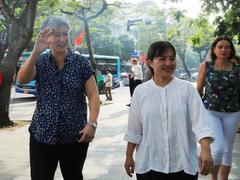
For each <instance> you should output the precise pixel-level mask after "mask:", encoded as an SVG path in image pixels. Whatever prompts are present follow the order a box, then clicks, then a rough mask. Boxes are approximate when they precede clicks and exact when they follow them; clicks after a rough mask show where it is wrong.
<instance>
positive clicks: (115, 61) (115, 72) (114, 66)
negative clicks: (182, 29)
mask: <svg viewBox="0 0 240 180" xmlns="http://www.w3.org/2000/svg"><path fill="white" fill-rule="evenodd" d="M81 55H82V56H84V57H86V58H87V59H88V60H89V55H88V54H81ZM93 56H94V59H95V61H96V65H97V67H96V81H97V85H98V91H99V93H104V88H105V85H104V81H105V77H106V75H107V69H110V70H111V73H112V76H113V87H112V88H113V89H115V88H118V87H120V81H121V61H120V57H119V56H105V55H96V54H95V55H93Z"/></svg>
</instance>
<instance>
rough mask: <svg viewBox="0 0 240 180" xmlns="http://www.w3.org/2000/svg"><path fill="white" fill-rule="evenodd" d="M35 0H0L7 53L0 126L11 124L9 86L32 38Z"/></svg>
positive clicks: (3, 66) (0, 90) (0, 92)
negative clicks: (5, 32) (18, 62)
mask: <svg viewBox="0 0 240 180" xmlns="http://www.w3.org/2000/svg"><path fill="white" fill-rule="evenodd" d="M37 2H38V1H37V0H31V1H28V0H26V1H25V0H24V1H18V0H11V1H5V0H0V13H1V15H2V16H3V20H2V21H3V22H4V25H7V26H6V29H7V37H8V38H7V43H6V44H7V48H8V51H7V53H6V55H5V57H4V58H3V60H2V62H1V65H0V71H2V72H3V73H4V77H5V78H4V83H3V86H2V87H0V100H1V101H0V126H8V125H11V124H13V123H12V121H11V120H10V118H9V101H10V91H11V84H12V82H13V76H14V74H15V70H16V67H17V61H18V58H19V57H20V55H21V53H22V51H23V50H24V48H25V47H26V45H27V44H28V42H29V41H30V40H31V38H32V34H33V26H34V19H35V14H36V7H37Z"/></svg>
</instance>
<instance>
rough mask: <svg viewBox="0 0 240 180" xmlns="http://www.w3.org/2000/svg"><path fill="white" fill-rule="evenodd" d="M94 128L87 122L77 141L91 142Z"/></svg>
mask: <svg viewBox="0 0 240 180" xmlns="http://www.w3.org/2000/svg"><path fill="white" fill-rule="evenodd" d="M95 132H96V128H95V127H93V126H92V125H91V124H87V125H86V126H85V127H84V128H83V129H82V130H81V131H80V132H79V133H80V134H82V136H81V138H80V139H79V141H78V142H80V143H83V142H92V141H93V139H94V137H95Z"/></svg>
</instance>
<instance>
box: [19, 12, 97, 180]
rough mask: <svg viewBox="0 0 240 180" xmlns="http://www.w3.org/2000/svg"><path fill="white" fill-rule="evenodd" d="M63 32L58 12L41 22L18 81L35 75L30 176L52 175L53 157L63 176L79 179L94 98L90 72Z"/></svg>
mask: <svg viewBox="0 0 240 180" xmlns="http://www.w3.org/2000/svg"><path fill="white" fill-rule="evenodd" d="M69 31H70V26H69V24H68V22H67V21H66V20H65V19H64V18H62V17H59V16H50V17H48V18H47V19H46V20H45V21H43V23H42V25H41V32H40V33H39V35H38V37H37V40H36V43H35V45H34V48H33V51H32V53H31V55H30V57H29V59H28V61H27V62H26V63H25V64H24V65H23V66H22V68H21V69H20V71H19V73H18V80H19V82H20V83H28V82H30V81H31V80H33V79H36V98H37V103H36V109H35V111H34V114H33V118H32V123H31V125H30V127H29V132H30V165H31V178H32V180H53V178H54V173H55V170H56V168H57V164H58V162H59V165H60V168H61V172H62V175H63V177H64V180H82V179H83V176H82V168H83V164H84V161H85V158H86V155H87V149H88V144H89V142H91V141H92V140H93V138H94V136H95V131H96V125H97V118H98V114H99V106H100V100H99V94H98V91H97V87H96V83H95V79H94V71H93V69H92V67H91V66H90V64H89V62H88V61H87V59H85V58H84V57H83V56H81V55H80V54H79V53H77V52H74V51H72V50H71V49H70V48H69V46H70V41H69ZM47 48H49V49H50V51H49V52H46V51H45V50H46V49H47ZM44 51H45V52H44ZM43 52H44V53H43ZM86 96H87V98H88V101H89V103H88V104H89V111H90V112H89V117H88V118H87V114H88V113H87V102H86Z"/></svg>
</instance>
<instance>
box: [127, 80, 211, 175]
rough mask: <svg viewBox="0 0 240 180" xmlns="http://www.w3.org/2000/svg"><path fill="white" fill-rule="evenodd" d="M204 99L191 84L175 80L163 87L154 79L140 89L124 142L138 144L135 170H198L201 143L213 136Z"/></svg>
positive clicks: (133, 104) (189, 172)
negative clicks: (208, 124) (198, 152)
mask: <svg viewBox="0 0 240 180" xmlns="http://www.w3.org/2000/svg"><path fill="white" fill-rule="evenodd" d="M207 119H208V114H207V111H206V110H205V108H204V106H203V103H202V100H201V98H200V96H199V94H198V92H197V90H196V89H195V88H194V87H193V85H192V84H191V83H189V82H187V81H184V80H180V79H177V78H174V79H173V80H172V81H171V82H170V83H169V84H168V85H167V86H165V87H160V86H158V85H156V84H155V82H154V81H153V80H150V81H147V82H145V83H143V84H141V85H139V86H137V87H136V89H135V90H134V94H133V97H132V101H131V107H130V112H129V119H128V130H127V132H126V134H125V136H124V139H125V140H126V141H128V142H131V143H134V144H137V146H136V158H135V171H136V173H139V174H142V173H146V172H148V171H150V170H154V171H158V172H163V173H172V172H178V171H182V170H184V171H185V172H186V173H188V174H192V175H195V174H196V173H197V171H198V155H197V143H196V141H199V140H200V139H202V138H204V137H213V136H212V134H211V132H210V129H209V128H208V126H207V121H206V120H207Z"/></svg>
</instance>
